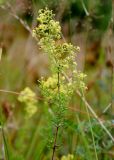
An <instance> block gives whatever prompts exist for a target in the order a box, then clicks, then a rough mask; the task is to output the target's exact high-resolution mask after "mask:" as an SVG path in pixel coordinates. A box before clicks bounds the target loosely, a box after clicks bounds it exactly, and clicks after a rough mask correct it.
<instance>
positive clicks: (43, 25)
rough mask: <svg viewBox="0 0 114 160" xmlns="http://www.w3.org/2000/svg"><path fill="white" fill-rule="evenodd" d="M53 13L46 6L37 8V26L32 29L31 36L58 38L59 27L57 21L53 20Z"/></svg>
mask: <svg viewBox="0 0 114 160" xmlns="http://www.w3.org/2000/svg"><path fill="white" fill-rule="evenodd" d="M53 17H54V14H53V13H52V11H49V10H48V9H47V8H46V9H45V10H43V9H41V10H39V16H38V18H37V21H38V23H39V26H38V27H36V28H35V29H34V30H33V36H34V37H36V35H38V37H39V38H43V37H50V38H52V39H53V38H54V39H60V33H61V27H60V24H59V22H57V21H54V20H53Z"/></svg>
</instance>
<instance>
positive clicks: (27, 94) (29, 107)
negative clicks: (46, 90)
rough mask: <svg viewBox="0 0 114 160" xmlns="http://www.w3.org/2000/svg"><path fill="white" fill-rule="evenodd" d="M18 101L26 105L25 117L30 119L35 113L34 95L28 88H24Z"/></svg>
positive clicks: (35, 101) (35, 102) (35, 100)
mask: <svg viewBox="0 0 114 160" xmlns="http://www.w3.org/2000/svg"><path fill="white" fill-rule="evenodd" d="M18 100H19V101H20V102H22V103H24V104H25V105H26V109H25V110H26V113H27V117H29V118H30V117H31V116H32V115H33V114H35V113H36V111H37V99H36V95H35V93H34V92H33V91H32V90H31V89H30V88H29V87H26V88H25V89H24V90H23V91H21V93H20V95H19V96H18Z"/></svg>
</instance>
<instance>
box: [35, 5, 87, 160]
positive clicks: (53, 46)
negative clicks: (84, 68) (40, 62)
mask: <svg viewBox="0 0 114 160" xmlns="http://www.w3.org/2000/svg"><path fill="white" fill-rule="evenodd" d="M37 20H38V26H37V27H36V28H35V29H34V30H33V36H34V37H35V39H37V40H38V44H39V46H40V48H41V50H42V51H43V52H44V53H45V54H47V55H48V57H49V60H50V68H51V76H50V77H49V78H48V79H45V78H44V77H42V78H41V81H40V89H41V93H42V95H43V96H44V98H45V100H46V101H50V102H51V104H52V108H51V109H52V111H53V113H54V117H52V118H51V122H53V124H54V128H55V132H54V133H53V136H54V138H53V145H52V149H53V153H52V157H51V159H52V160H54V157H55V151H56V147H57V146H58V145H57V137H58V134H59V132H60V128H62V127H63V126H64V120H65V117H66V115H67V110H68V104H69V102H70V99H71V97H72V95H73V93H74V91H75V90H76V89H79V90H84V89H85V88H86V87H85V84H84V81H83V79H84V78H85V75H84V74H83V73H82V72H79V71H77V69H76V67H77V64H76V62H75V58H76V52H78V51H79V47H75V46H73V45H72V44H71V43H66V42H63V43H60V40H61V35H62V33H61V27H60V24H59V22H58V21H55V20H54V14H53V13H52V11H50V10H48V9H47V8H46V9H44V10H40V11H39V15H38V18H37ZM63 72H64V73H65V74H66V75H67V76H68V77H69V80H70V81H69V82H68V81H67V79H66V77H65V76H64V75H63Z"/></svg>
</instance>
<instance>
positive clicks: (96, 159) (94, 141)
mask: <svg viewBox="0 0 114 160" xmlns="http://www.w3.org/2000/svg"><path fill="white" fill-rule="evenodd" d="M83 96H84V94H83ZM86 112H87V115H88V120H89V124H90V131H91V136H92V141H93V146H94V150H95V157H96V160H98V155H97V151H96V146H95V139H94V134H93V129H92V123H91V119H90V114H89V111H88V108H87V106H86Z"/></svg>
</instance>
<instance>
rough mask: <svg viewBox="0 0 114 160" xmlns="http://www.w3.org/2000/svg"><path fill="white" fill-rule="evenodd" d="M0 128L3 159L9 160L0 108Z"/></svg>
mask: <svg viewBox="0 0 114 160" xmlns="http://www.w3.org/2000/svg"><path fill="white" fill-rule="evenodd" d="M0 127H1V133H2V138H3V145H4V149H5V157H6V160H9V152H8V147H7V141H6V138H5V133H4V127H3V121H2V110H1V108H0Z"/></svg>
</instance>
